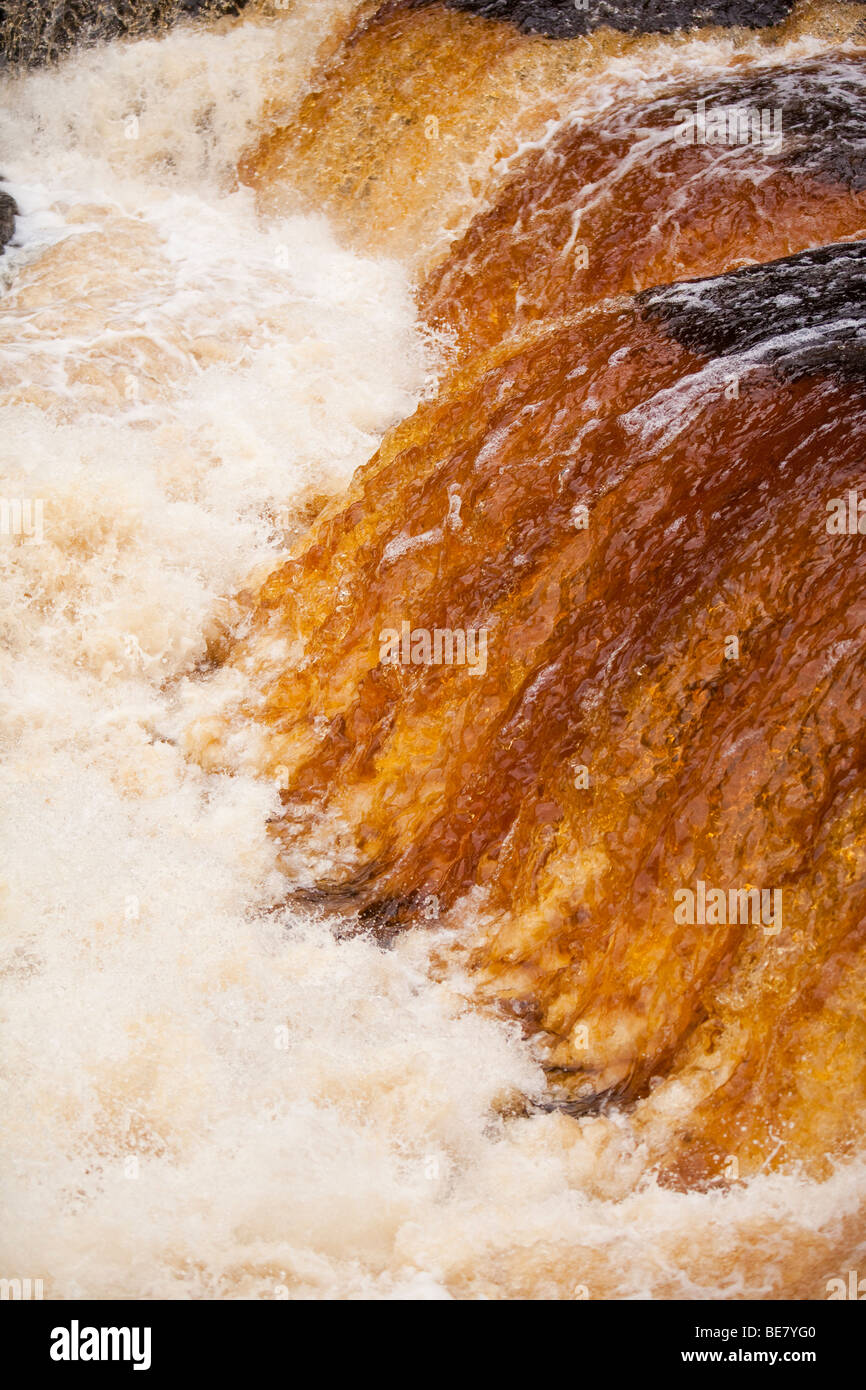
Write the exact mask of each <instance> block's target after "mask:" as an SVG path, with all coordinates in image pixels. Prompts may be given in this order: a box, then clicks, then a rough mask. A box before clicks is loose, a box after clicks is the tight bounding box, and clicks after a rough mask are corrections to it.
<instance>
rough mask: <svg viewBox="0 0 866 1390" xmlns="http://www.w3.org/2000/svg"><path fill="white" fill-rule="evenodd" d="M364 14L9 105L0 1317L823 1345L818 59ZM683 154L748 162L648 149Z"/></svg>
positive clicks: (184, 33) (827, 71) (849, 951)
mask: <svg viewBox="0 0 866 1390" xmlns="http://www.w3.org/2000/svg"><path fill="white" fill-rule="evenodd" d="M374 10H375V6H370V5H368V6H363V7H360V11H356V9H355V7H354V6H352V5H351V4H348V3H343V4H333V5H323V4H312V3H309V4H296V5H294V6H293V7H292V8H291V9H290V10H288V11H286V12H281V11H280V10H279V9H277V8H275V7H262V8H257V9H254V10H251V11H250V12H248V13H246V14H245V15H244V16H242V17H241V18H240V19H239V20H236V21H231V20H222V21H220V23H219V24H218V25H217V26H215V27H213V28H210V29H201V28H198V29H194V28H189V29H186V28H183V27H181V28H178V29H175V30H173V31H172V32H171V33H170V34H166V35H164V36H161V37H157V38H153V39H149V40H143V41H136V42H134V43H125V44H124V43H114V44H111V45H110V46H108V47H107V48H104V49H102V50H99V51H98V52H96V53H91V54H88V53H82V54H79V55H78V56H76V57H74V58H72V59H70V60H69V61H67V62H66V63H65V64H64V65H63V66H61V67H59V68H57V69H50V70H45V71H41V72H34V73H30V74H23V75H20V76H17V77H7V78H5V79H4V86H5V92H4V97H5V102H4V105H5V109H6V111H7V112H8V113H9V114H8V115H4V116H3V118H2V122H0V136H2V139H3V142H4V150H5V151H8V156H7V155H6V154H5V153H4V160H3V172H4V173H5V174H6V176H7V178H8V179H9V180H10V187H11V189H12V191H13V192H14V194H15V196H16V198H17V200H18V203H19V207H20V208H21V211H22V214H23V215H22V218H21V221H20V223H19V232H18V240H19V242H20V247H19V248H18V249H15V248H13V249H12V250H11V251H9V252H7V256H6V258H5V263H4V265H3V274H4V277H5V281H6V292H5V294H4V298H3V301H2V306H0V307H2V314H0V342H2V344H3V351H4V354H5V360H6V371H5V373H4V387H3V397H2V411H3V416H4V422H3V423H4V428H3V432H2V438H3V439H4V440H5V441H6V443H5V445H4V448H3V453H4V471H5V478H4V483H3V489H4V496H6V497H32V498H39V499H44V535H42V536H41V537H39V538H38V540H37V537H36V536H33V535H31V536H23V535H22V536H19V537H17V538H11V539H10V538H8V537H7V538H4V540H3V542H2V549H0V565H2V573H3V579H4V584H5V585H6V586H7V589H8V596H9V598H8V609H7V611H8V613H9V614H10V616H9V618H8V619H7V621H6V624H5V627H4V634H3V635H4V646H3V653H2V662H3V667H4V697H3V703H4V726H5V728H6V730H7V738H6V753H7V757H6V761H5V767H4V774H3V776H4V780H5V784H6V785H5V788H4V802H5V804H6V805H7V806H10V807H12V808H14V811H13V814H12V815H11V816H9V817H8V823H7V825H6V827H5V830H4V835H5V838H6V845H7V858H6V863H7V865H8V869H7V871H6V876H5V879H4V881H3V885H2V886H3V894H4V896H3V904H4V915H5V921H6V936H5V942H4V953H5V955H4V962H3V969H4V973H5V976H6V979H7V982H8V985H9V988H8V990H7V1001H8V1002H7V1010H8V1014H9V1017H10V1022H11V1025H12V1027H11V1029H10V1030H9V1031H10V1032H11V1033H12V1035H13V1036H14V1037H15V1038H16V1039H17V1041H16V1043H15V1045H14V1047H13V1049H12V1054H11V1057H10V1061H11V1066H10V1077H9V1086H8V1100H7V1125H6V1132H5V1137H4V1145H5V1146H6V1147H7V1154H6V1158H7V1162H6V1165H5V1166H6V1171H7V1172H8V1173H9V1175H10V1176H9V1179H8V1181H7V1207H8V1209H9V1212H10V1214H11V1216H10V1219H8V1220H7V1221H6V1223H5V1236H4V1242H5V1244H4V1250H3V1269H4V1271H5V1270H6V1269H7V1267H8V1273H9V1275H10V1276H11V1275H13V1274H16V1273H17V1274H19V1275H24V1274H27V1273H29V1275H30V1276H31V1277H43V1278H44V1280H45V1283H46V1293H47V1294H49V1295H50V1296H53V1297H61V1298H62V1297H69V1296H74V1295H79V1294H85V1295H90V1296H100V1295H101V1296H145V1297H148V1296H170V1297H189V1296H192V1297H195V1296H213V1295H215V1294H216V1295H219V1296H252V1297H266V1298H273V1297H283V1296H285V1295H286V1294H288V1296H290V1297H297V1296H307V1297H357V1296H372V1297H384V1298H389V1297H409V1298H448V1297H479V1296H482V1297H493V1298H513V1297H536V1298H537V1297H562V1298H583V1297H585V1296H587V1295H588V1296H589V1297H592V1298H599V1297H634V1296H641V1295H645V1296H655V1297H678V1296H679V1297H718V1296H723V1297H742V1296H758V1297H761V1296H769V1297H779V1296H791V1297H802V1298H812V1297H818V1298H821V1297H825V1296H826V1290H827V1281H828V1280H829V1279H831V1278H838V1277H840V1276H841V1277H846V1275H847V1271H848V1270H849V1269H850V1268H856V1267H857V1262H858V1259H859V1260H861V1261H862V1258H863V1254H864V1249H866V1184H864V1169H863V1163H862V1159H861V1158H859V1157H858V1156H857V1147H858V1145H859V1144H860V1142H861V1141H862V1131H863V1113H864V1111H863V1099H864V1097H863V1085H864V1078H863V1067H862V1061H861V1060H860V1059H861V1058H862V1055H863V1043H864V1038H863V1023H862V1017H861V1014H862V1009H861V1008H860V1003H859V1001H860V1000H861V999H862V993H863V982H864V979H863V977H864V959H866V958H864V928H863V921H864V911H863V909H864V901H863V898H864V890H863V849H862V845H863V818H864V813H866V804H864V786H866V784H864V747H863V740H862V735H861V726H862V710H861V705H862V695H861V691H862V687H863V680H862V665H863V656H864V649H863V643H862V638H861V636H860V634H861V631H862V619H863V613H862V611H861V610H862V598H861V590H862V582H861V581H862V574H861V570H862V564H863V561H862V558H861V557H862V554H863V550H862V545H861V543H860V542H861V540H862V537H860V536H859V534H853V535H849V534H843V533H837V532H836V531H828V529H827V524H826V522H827V517H828V504H830V505H831V507H832V500H833V499H835V498H841V499H845V502H846V507H847V498H848V493H849V492H850V491H852V490H856V489H857V488H859V487H861V486H862V482H863V479H862V459H863V436H864V426H866V409H864V396H863V371H862V351H863V348H862V308H861V309H860V310H858V305H861V306H862V300H863V295H862V284H863V281H862V268H863V260H862V258H861V256H860V253H859V248H858V246H857V245H856V244H852V243H856V241H857V238H858V237H859V236H862V232H863V222H864V216H863V184H862V179H861V166H860V164H859V162H858V161H859V160H860V158H861V156H860V154H859V146H858V144H857V142H858V140H859V139H860V138H861V131H860V126H859V122H860V120H861V116H860V112H861V111H862V81H863V68H862V58H861V50H860V48H859V47H858V45H857V43H856V42H854V41H849V40H847V39H846V36H847V35H850V34H852V33H853V32H854V31H855V29H856V25H857V24H858V23H859V22H860V18H861V16H862V9H861V7H855V6H844V7H840V8H839V9H834V8H832V7H828V6H825V7H823V8H818V7H800V8H798V9H797V10H795V12H794V14H793V16H792V17H791V18H790V19H789V20H787V21H785V23H784V24H783V25H781V26H779V27H778V28H777V29H776V30H764V31H761V32H760V33H757V34H755V33H748V32H745V31H712V32H711V33H704V34H701V35H697V36H696V35H691V36H686V37H682V36H680V37H667V38H661V39H660V38H657V37H653V36H646V35H644V36H640V37H631V36H628V35H622V34H619V35H616V36H614V35H612V34H611V33H610V31H607V32H605V33H600V34H597V35H594V36H591V37H589V38H586V39H576V40H569V41H566V42H562V43H552V42H550V41H546V40H543V39H538V38H531V37H527V36H525V35H520V34H518V33H517V32H516V31H515V30H513V29H512V28H511V27H510V26H508V25H505V24H498V23H492V22H490V21H485V20H482V19H479V18H478V17H475V16H471V15H467V14H462V13H458V12H456V11H453V10H445V9H441V8H440V7H438V6H436V7H432V8H430V9H421V10H414V11H411V12H409V11H408V10H406V9H405V8H404V7H399V6H398V7H388V9H387V13H385V15H384V17H380V18H379V19H376V18H375V16H374V14H373V11H374ZM359 20H360V21H361V27H358V25H359ZM367 20H371V21H372V22H371V23H370V24H369V25H368V26H367V27H364V23H365V22H366V21H367ZM434 100H435V111H434V110H433V109H431V108H432V106H433V104H434ZM700 100H706V101H707V104H708V106H712V105H715V104H716V103H718V104H724V105H725V106H726V107H727V106H729V105H730V104H731V102H739V101H746V102H748V103H749V104H751V103H752V101H753V100H754V101H756V102H758V104H759V105H760V106H762V107H768V108H771V109H772V108H781V111H782V121H783V131H784V138H783V144H782V147H781V149H780V150H774V149H773V148H771V147H770V146H768V145H765V144H760V145H753V144H748V145H743V146H735V147H731V146H727V145H724V146H717V145H713V146H709V145H700V146H696V145H692V146H688V145H682V146H681V145H679V144H677V143H676V140H675V137H674V132H675V128H676V125H677V122H676V120H674V119H673V118H674V117H675V115H676V112H677V111H678V110H681V109H682V108H691V107H693V106H694V105H695V103H697V102H698V101H700ZM81 112H86V113H87V115H86V118H83V117H82V116H81V114H80V113H81ZM437 113H438V115H437ZM430 115H437V121H438V132H436V127H434V126H432V125H429V124H428V125H427V131H428V132H429V134H428V133H425V123H426V122H427V117H428V116H430ZM131 116H134V117H135V120H136V124H135V126H134V127H131V126H130V124H129V122H130V117H131ZM13 121H14V125H13ZM577 122H580V124H579V125H578V124H577ZM680 123H681V122H680ZM133 128H134V129H135V131H136V134H135V135H134V136H133V137H130V135H129V134H128V132H129V130H130V129H133ZM13 129H14V131H15V136H14V140H13V138H12V131H13ZM179 130H183V131H184V132H186V133H185V135H184V137H183V138H182V139H179V138H178V135H177V132H178V131H179ZM434 132H436V133H434ZM449 137H451V138H449ZM236 168H239V169H240V173H241V177H240V181H238V180H237V179H236V177H235V169H236ZM246 181H252V182H254V183H255V185H256V202H255V205H254V197H253V194H252V193H251V191H250V189H249V188H248V187H247V186H246ZM323 211H324V212H326V213H327V214H328V216H329V217H330V219H331V220H330V222H326V221H325V219H324V217H323V215H322V214H323ZM839 243H842V244H841V245H839ZM831 244H835V246H834V249H831V250H828V251H827V252H826V253H824V254H823V255H818V256H810V255H808V254H807V255H805V256H804V255H803V254H802V253H803V252H804V251H807V250H808V248H810V247H815V246H828V247H829V246H830V245H831ZM580 245H582V246H585V247H586V249H587V252H588V264H587V267H586V268H581V267H580V261H581V260H582V257H581V256H580V255H578V254H576V248H577V247H578V246H580ZM349 248H351V249H349ZM373 252H375V253H377V254H378V255H380V256H381V255H382V254H383V253H387V254H388V255H389V256H391V257H397V259H396V260H393V259H392V260H387V259H371V253H373ZM778 257H790V259H789V260H788V261H787V262H784V263H783V264H781V265H779V266H775V267H773V268H771V269H770V270H768V271H759V272H757V273H755V272H751V271H746V273H745V274H744V273H743V272H742V271H741V272H740V274H739V275H731V274H730V273H729V272H731V271H733V270H735V268H736V267H738V266H741V267H742V266H746V267H747V266H748V265H749V264H750V263H753V262H765V261H769V260H772V259H774V258H778ZM401 262H402V263H401ZM726 272H728V273H726ZM696 275H704V276H715V277H719V278H717V279H715V280H713V281H711V282H710V283H708V284H704V285H702V286H701V287H699V288H697V289H696V288H692V289H687V290H685V291H682V290H675V291H662V292H658V293H650V294H648V295H647V294H643V295H641V296H640V297H638V298H635V297H634V296H635V292H637V291H643V290H645V289H647V288H648V287H650V286H653V285H659V284H662V285H664V284H668V283H670V282H671V281H674V280H677V279H678V278H680V277H682V276H696ZM410 276H411V277H412V279H410ZM413 288H414V290H415V292H416V302H414V303H413V299H412V297H411V290H412V289H413ZM858 314H859V317H858ZM416 407H417V409H416ZM413 410H415V413H414V414H413V413H412V412H413ZM847 515H848V512H847V510H845V516H846V517H847ZM310 521H312V522H313V529H312V530H311V531H310V532H309V533H306V534H305V528H306V526H307V525H308V524H309V522H310ZM404 624H408V627H409V631H410V636H409V638H408V639H407V640H408V648H403V647H402V646H401V641H402V640H403V633H404ZM437 631H438V632H439V633H440V634H444V633H446V632H447V633H448V634H450V637H449V639H448V640H449V641H451V642H452V643H454V642H456V640H457V639H456V637H455V634H462V635H463V637H464V639H465V640H467V641H468V642H469V644H470V645H469V647H468V651H469V652H470V653H471V660H469V661H465V662H463V663H460V662H459V661H457V662H456V663H455V662H452V663H450V664H449V663H448V662H447V660H445V661H442V662H440V663H439V664H435V663H434V664H425V660H426V656H429V653H426V655H425V643H426V642H433V641H435V640H436V638H435V634H436V632H437ZM388 633H390V634H392V637H391V638H389V637H388V636H387V634H388ZM482 633H483V634H484V635H483V639H482V637H481V634H482ZM383 634H384V635H383ZM411 634H415V636H414V637H413V636H412V635H411ZM419 634H420V635H419ZM732 639H736V640H735V641H734V642H733V643H732ZM440 641H444V638H442V639H440ZM395 643H396V645H395ZM386 649H387V650H389V651H390V654H391V656H392V657H393V656H395V655H398V654H399V658H403V659H397V660H396V661H393V660H391V661H389V660H388V659H383V652H384V651H385V650H386ZM413 650H414V653H415V655H416V657H417V660H416V661H414V662H413V660H412V654H413ZM453 650H459V647H455V648H453ZM58 710H62V711H63V718H62V721H60V720H58V718H57V711H58ZM699 882H700V883H702V884H704V885H706V889H705V892H704V895H703V897H702V899H701V903H702V908H699V909H698V911H697V912H696V913H693V914H692V916H693V918H694V917H697V918H700V917H703V918H704V920H703V921H701V920H691V921H689V920H687V918H688V916H689V913H688V911H685V912H684V911H683V909H682V897H679V898H678V895H683V894H685V895H686V898H687V902H688V897H687V895H688V893H691V892H693V891H694V892H695V895H696V897H697V892H698V884H699ZM755 889H758V890H765V891H767V892H769V894H770V898H769V902H770V903H771V904H773V903H774V902H775V900H774V898H773V894H774V893H775V892H777V891H778V892H780V893H781V895H782V896H781V903H782V908H781V911H778V910H776V909H775V907H774V910H773V911H772V912H766V913H764V915H763V917H762V918H761V919H760V920H758V921H755V920H745V921H744V920H737V921H729V920H727V919H726V920H719V913H718V909H717V910H716V914H715V918H714V916H713V912H712V911H710V912H708V911H707V910H706V904H705V899H706V895H707V894H709V893H711V892H712V891H713V890H716V891H717V892H718V891H720V890H724V893H725V895H726V896H725V901H726V903H727V902H729V901H730V900H729V899H728V897H727V895H728V893H729V892H730V891H731V890H733V892H734V893H735V895H736V901H737V903H739V895H740V893H742V894H744V895H745V896H746V898H748V895H749V894H750V892H752V891H753V890H755ZM749 901H750V902H751V899H749ZM678 903H679V907H678ZM728 915H730V914H728Z"/></svg>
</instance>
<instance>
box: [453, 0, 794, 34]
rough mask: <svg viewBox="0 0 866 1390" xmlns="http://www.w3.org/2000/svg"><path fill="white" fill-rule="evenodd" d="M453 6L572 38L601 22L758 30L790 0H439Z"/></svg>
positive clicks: (785, 10)
mask: <svg viewBox="0 0 866 1390" xmlns="http://www.w3.org/2000/svg"><path fill="white" fill-rule="evenodd" d="M445 3H446V4H447V5H449V6H450V7H451V8H453V9H457V10H469V11H470V12H471V13H472V14H478V15H483V16H484V17H485V18H487V19H504V20H508V21H509V22H510V23H511V24H514V25H516V26H517V28H518V29H520V30H522V31H523V33H525V34H543V35H545V36H546V37H547V38H551V39H572V38H576V37H577V36H578V35H580V34H591V33H592V32H593V30H594V29H601V28H603V27H604V26H607V27H608V28H610V29H618V30H620V31H621V32H623V33H627V34H670V33H673V32H674V31H675V30H676V29H703V28H706V27H707V26H708V25H711V24H712V25H719V26H721V27H723V28H732V27H733V26H734V25H745V26H748V27H749V28H751V29H761V28H764V27H765V26H767V25H770V24H778V23H779V22H780V21H781V20H783V19H784V18H785V17H786V15H788V14H789V13H790V11H791V9H792V7H793V0H755V3H752V0H632V3H622V0H585V3H583V4H576V3H575V0H445Z"/></svg>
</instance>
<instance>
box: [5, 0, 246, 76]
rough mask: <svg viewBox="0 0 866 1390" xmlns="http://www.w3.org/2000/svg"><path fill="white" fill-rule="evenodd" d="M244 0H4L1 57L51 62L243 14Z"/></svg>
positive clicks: (23, 62) (33, 62) (25, 63)
mask: <svg viewBox="0 0 866 1390" xmlns="http://www.w3.org/2000/svg"><path fill="white" fill-rule="evenodd" d="M245 4H246V0H57V2H55V0H5V3H4V4H3V5H2V6H0V60H4V61H6V62H8V63H12V64H16V65H18V64H21V65H23V66H27V67H29V66H33V65H36V64H39V63H46V62H50V61H51V60H52V59H54V58H58V57H60V56H61V55H62V54H64V53H66V52H68V51H69V50H70V49H72V48H74V47H76V46H77V45H79V44H89V43H95V42H97V41H99V40H103V39H114V38H120V37H122V36H124V35H129V36H136V35H142V34H147V33H152V32H154V31H158V30H160V29H163V28H165V27H166V26H168V25H170V24H173V23H175V22H176V21H177V20H179V19H184V18H189V17H192V16H195V17H201V18H203V19H214V18H217V17H218V16H220V15H226V14H239V13H240V11H241V9H242V8H243V6H244V5H245Z"/></svg>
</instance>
